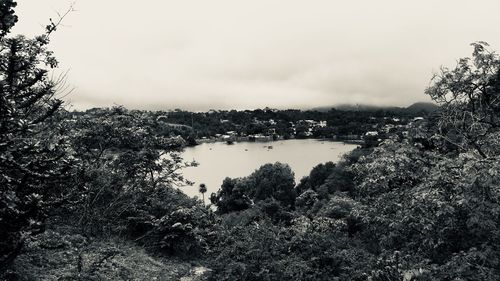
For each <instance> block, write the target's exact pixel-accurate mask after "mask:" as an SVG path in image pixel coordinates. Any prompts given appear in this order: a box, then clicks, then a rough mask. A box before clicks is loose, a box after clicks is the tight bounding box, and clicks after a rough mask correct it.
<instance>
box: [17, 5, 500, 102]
mask: <svg viewBox="0 0 500 281" xmlns="http://www.w3.org/2000/svg"><path fill="white" fill-rule="evenodd" d="M70 3H71V2H70V1H68V0H18V8H17V14H18V16H19V23H18V25H17V26H16V28H15V29H14V33H22V34H28V35H33V34H38V33H41V32H42V31H43V26H44V25H46V23H47V22H48V19H49V18H50V17H52V18H57V14H56V12H57V11H59V12H64V11H65V10H66V9H67V8H68V6H69V4H70ZM75 9H76V11H75V12H73V13H71V14H70V15H68V17H67V18H66V19H65V20H64V26H63V27H61V28H60V29H59V30H58V32H57V33H56V34H55V35H54V36H53V40H52V44H51V48H52V50H53V51H54V52H55V55H56V57H57V58H58V59H59V61H60V62H61V64H60V70H58V71H66V70H69V76H68V83H69V84H70V85H71V86H72V87H73V88H74V91H73V93H72V94H71V95H70V96H68V97H67V98H66V99H67V100H68V101H69V102H70V103H71V104H72V105H73V108H76V109H85V108H89V107H99V106H109V105H113V104H119V105H124V106H126V107H128V108H140V109H173V108H184V109H191V110H207V109H211V108H213V109H229V108H236V109H245V108H257V107H260V108H262V107H266V106H269V107H275V108H308V107H315V106H325V105H335V104H355V103H359V104H372V105H396V106H407V105H409V104H411V103H413V102H416V101H427V100H428V98H427V97H426V96H425V95H424V94H423V91H424V89H425V88H426V86H428V84H429V80H430V78H431V76H432V73H433V72H436V71H437V70H438V69H439V67H440V66H441V65H446V66H454V65H455V61H456V59H457V58H459V57H464V56H470V54H471V52H472V48H471V47H470V46H469V44H470V43H471V42H475V41H487V42H489V43H490V45H491V47H492V48H493V49H496V50H500V16H498V12H499V11H500V1H497V0H491V1H486V0H476V1H462V0H459V1H457V0H440V1H436V0H432V1H431V0H424V1H405V0H391V1H389V0H379V1H373V0H365V1H360V0H358V1H345V0H343V1H340V0H324V1H323V0H308V1H307V0H301V1H298V0H247V1H242V0H225V1H220V0H210V1H207V0H199V1H192V0H176V1H173V0H143V1H132V0H105V1H104V0H78V1H76V4H75Z"/></svg>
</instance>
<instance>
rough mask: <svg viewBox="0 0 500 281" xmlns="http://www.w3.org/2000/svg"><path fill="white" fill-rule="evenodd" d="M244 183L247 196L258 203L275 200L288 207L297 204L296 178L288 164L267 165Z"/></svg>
mask: <svg viewBox="0 0 500 281" xmlns="http://www.w3.org/2000/svg"><path fill="white" fill-rule="evenodd" d="M243 182H244V186H245V187H244V192H245V194H247V195H248V196H249V197H250V198H251V199H253V200H254V201H256V202H257V201H260V200H265V199H267V198H274V199H276V200H278V201H279V202H280V203H282V204H283V205H284V206H288V207H291V206H293V204H294V202H295V197H296V192H295V190H294V187H295V177H294V173H293V171H292V169H291V168H290V166H289V165H288V164H282V163H279V162H276V163H274V164H270V163H269V164H265V165H263V166H261V167H260V168H259V169H258V170H256V171H255V172H253V173H252V174H251V175H250V176H248V177H247V178H246V179H245V180H244V181H243Z"/></svg>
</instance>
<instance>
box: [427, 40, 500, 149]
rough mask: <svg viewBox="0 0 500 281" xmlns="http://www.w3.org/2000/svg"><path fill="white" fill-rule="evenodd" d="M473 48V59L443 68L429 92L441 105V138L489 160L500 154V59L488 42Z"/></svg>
mask: <svg viewBox="0 0 500 281" xmlns="http://www.w3.org/2000/svg"><path fill="white" fill-rule="evenodd" d="M472 46H473V47H474V52H473V53H472V58H462V59H460V60H458V64H457V66H456V67H455V68H454V69H448V68H444V67H443V68H442V69H441V71H440V73H439V74H437V75H436V76H435V77H434V79H433V81H432V84H431V86H430V87H429V88H428V89H427V90H426V93H427V94H428V95H429V96H430V97H431V98H432V99H433V100H434V101H435V102H437V103H438V104H439V105H440V106H441V114H442V116H441V119H440V131H441V135H442V136H443V137H444V138H445V139H446V140H447V141H449V142H451V143H453V144H455V145H456V146H457V147H458V148H460V149H461V150H467V149H468V148H469V147H471V148H473V149H475V150H476V151H477V152H478V153H479V154H480V155H481V156H482V157H483V158H486V157H488V156H492V155H497V154H498V153H499V152H500V150H499V143H498V138H499V136H500V133H499V131H500V58H499V56H498V54H497V53H495V52H494V51H491V50H489V49H488V44H487V43H485V42H477V43H473V44H472Z"/></svg>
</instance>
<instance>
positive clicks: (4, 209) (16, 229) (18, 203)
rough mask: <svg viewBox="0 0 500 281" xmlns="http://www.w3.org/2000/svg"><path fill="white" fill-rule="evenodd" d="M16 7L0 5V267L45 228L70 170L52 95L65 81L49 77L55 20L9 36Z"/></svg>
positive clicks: (11, 3) (58, 104) (57, 107)
mask: <svg viewBox="0 0 500 281" xmlns="http://www.w3.org/2000/svg"><path fill="white" fill-rule="evenodd" d="M15 6H16V3H15V2H14V1H9V0H7V1H1V3H0V31H1V32H0V132H2V133H1V134H0V188H1V192H0V271H2V270H4V269H5V268H6V266H7V265H8V264H9V263H10V262H11V261H12V260H13V259H14V258H15V257H16V255H17V254H18V253H19V250H20V249H21V246H22V245H23V241H24V239H25V238H26V237H27V236H28V235H30V234H33V233H37V232H40V231H42V230H43V221H44V218H45V215H46V213H47V211H48V210H49V206H55V205H57V204H58V203H60V202H61V199H62V194H63V193H64V188H63V187H64V183H65V181H66V180H67V179H68V177H69V176H70V174H71V169H72V161H71V160H70V158H69V157H68V155H67V153H66V147H67V143H66V141H65V138H64V137H63V136H62V135H61V126H60V124H59V123H57V122H56V120H55V118H54V116H56V115H57V114H58V113H59V110H60V108H61V106H62V104H63V102H62V101H61V100H60V99H58V98H56V97H55V96H56V93H57V92H58V90H61V89H63V90H64V85H63V84H61V82H63V79H61V80H56V81H53V80H51V79H50V78H49V76H48V73H49V70H50V69H52V68H55V67H57V61H56V59H55V58H54V57H53V55H52V52H50V51H49V50H48V49H47V45H48V43H49V39H50V34H51V33H52V32H53V31H55V30H56V28H57V26H58V24H59V23H53V22H51V24H50V25H48V26H47V27H46V32H45V34H43V35H41V36H38V37H35V38H34V39H28V38H26V37H24V36H13V37H11V36H8V34H9V31H10V29H11V28H12V27H13V26H14V24H15V23H16V22H17V17H16V15H15V14H14V11H13V9H14V7H15ZM63 17H64V16H63ZM61 19H62V18H61ZM59 22H60V21H59ZM61 87H62V88H61Z"/></svg>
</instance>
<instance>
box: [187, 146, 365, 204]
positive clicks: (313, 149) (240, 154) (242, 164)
mask: <svg viewBox="0 0 500 281" xmlns="http://www.w3.org/2000/svg"><path fill="white" fill-rule="evenodd" d="M356 147H357V145H354V144H346V143H343V142H332V141H321V140H314V139H303V140H298V139H294V140H281V141H274V142H239V143H234V144H232V145H228V144H226V143H222V142H215V143H203V144H200V145H197V146H194V147H187V148H186V149H185V150H184V152H183V153H182V157H183V158H184V160H185V161H192V160H195V161H196V162H198V163H199V165H198V166H197V167H189V168H185V169H184V170H183V175H184V177H185V178H186V179H188V180H190V181H193V182H195V184H194V185H193V186H185V187H180V189H181V190H182V191H183V192H184V193H186V194H187V195H189V196H196V195H197V196H199V197H201V196H200V194H199V192H198V186H199V184H200V183H204V184H206V186H207V190H208V191H207V193H206V194H205V201H206V202H207V203H208V197H209V196H210V194H211V193H212V192H217V190H218V189H219V187H220V185H221V184H222V181H223V180H224V178H226V177H231V178H236V177H244V176H248V175H250V174H251V173H252V172H253V171H255V170H256V169H258V168H259V167H260V166H262V165H264V164H266V163H275V162H281V163H287V164H288V165H290V167H291V168H292V170H293V171H294V173H295V182H296V183H298V182H299V181H300V179H301V178H302V177H304V176H307V175H309V172H310V171H311V169H312V168H313V167H314V166H316V165H318V164H320V163H325V162H328V161H333V162H338V161H339V160H340V159H341V157H342V155H344V154H345V153H346V152H349V151H351V150H353V149H354V148H356Z"/></svg>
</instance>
